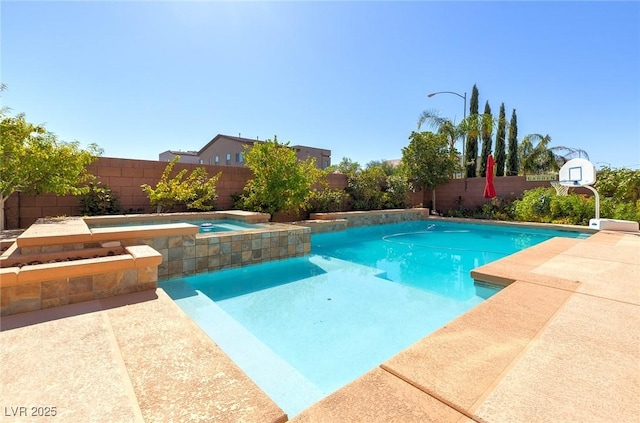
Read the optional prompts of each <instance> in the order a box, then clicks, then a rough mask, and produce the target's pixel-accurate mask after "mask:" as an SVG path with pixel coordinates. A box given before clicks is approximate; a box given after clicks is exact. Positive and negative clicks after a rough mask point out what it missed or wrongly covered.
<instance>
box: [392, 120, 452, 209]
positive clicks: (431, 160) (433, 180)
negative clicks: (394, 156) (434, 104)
mask: <svg viewBox="0 0 640 423" xmlns="http://www.w3.org/2000/svg"><path fill="white" fill-rule="evenodd" d="M409 140H410V142H409V145H408V146H406V147H404V148H403V149H402V164H403V167H404V169H405V172H406V176H407V178H408V179H409V181H410V182H411V183H412V184H413V187H414V189H425V190H432V195H433V204H432V208H433V209H435V208H436V202H435V196H436V194H435V188H436V187H437V186H439V185H442V184H443V183H445V182H447V181H448V180H449V175H451V173H452V172H453V171H454V170H455V168H456V160H455V159H452V158H451V156H450V155H449V154H448V150H449V145H448V140H447V136H446V135H445V134H434V133H432V132H412V133H411V136H409Z"/></svg>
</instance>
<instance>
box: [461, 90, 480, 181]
mask: <svg viewBox="0 0 640 423" xmlns="http://www.w3.org/2000/svg"><path fill="white" fill-rule="evenodd" d="M473 116H478V88H477V87H476V85H475V84H473V89H472V90H471V100H470V101H469V118H471V119H473ZM477 158H478V135H477V133H475V132H472V133H469V134H468V135H467V150H466V152H465V158H464V162H465V166H466V172H467V177H468V178H475V177H476V160H477Z"/></svg>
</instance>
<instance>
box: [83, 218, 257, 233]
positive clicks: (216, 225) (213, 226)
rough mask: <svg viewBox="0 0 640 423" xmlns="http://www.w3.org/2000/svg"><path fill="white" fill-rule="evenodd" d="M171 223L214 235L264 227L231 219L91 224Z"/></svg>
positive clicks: (104, 226) (103, 225)
mask: <svg viewBox="0 0 640 423" xmlns="http://www.w3.org/2000/svg"><path fill="white" fill-rule="evenodd" d="M169 223H189V224H191V225H196V226H198V227H199V228H200V230H199V232H200V233H201V234H203V233H204V234H206V233H214V232H228V231H246V230H249V229H256V228H261V227H263V226H264V225H261V224H259V223H245V222H242V221H240V220H230V219H209V220H148V221H134V222H124V223H104V224H91V225H90V227H91V228H111V227H119V226H144V225H163V224H169Z"/></svg>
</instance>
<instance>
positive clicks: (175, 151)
mask: <svg viewBox="0 0 640 423" xmlns="http://www.w3.org/2000/svg"><path fill="white" fill-rule="evenodd" d="M165 153H171V154H178V155H180V156H195V157H197V156H198V152H197V151H180V150H167V151H165Z"/></svg>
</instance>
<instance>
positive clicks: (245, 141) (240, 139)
mask: <svg viewBox="0 0 640 423" xmlns="http://www.w3.org/2000/svg"><path fill="white" fill-rule="evenodd" d="M220 138H225V139H228V140H232V141H236V142H239V143H242V144H254V143H256V142H264V141H262V140H258V139H255V140H254V139H251V138H243V137H233V136H231V135H224V134H218V135H216V136H215V137H213V139H212V140H211V141H209V142H208V143H207V144H206V145H205V146H204V147H202V148H201V149H200V151H198V153H197V154H198V155H200V154H202V153H203V152H204V151H205V150H206V149H207V148H209V147H210V146H211V144H213V143H214V142H216V141H218V140H219V139H220ZM289 147H291V148H293V149H296V150H300V149H301V148H313V149H316V150H323V151H326V152H327V153H329V154H330V152H331V150H326V149H323V148H318V147H309V146H304V145H290V146H289Z"/></svg>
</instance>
